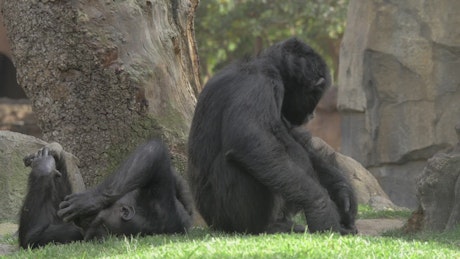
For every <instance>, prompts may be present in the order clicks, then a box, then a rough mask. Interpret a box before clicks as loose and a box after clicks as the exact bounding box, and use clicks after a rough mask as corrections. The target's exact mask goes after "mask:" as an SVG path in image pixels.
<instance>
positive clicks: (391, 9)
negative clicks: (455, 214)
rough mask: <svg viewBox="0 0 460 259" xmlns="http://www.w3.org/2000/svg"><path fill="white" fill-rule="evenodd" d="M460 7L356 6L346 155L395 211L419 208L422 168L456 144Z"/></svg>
mask: <svg viewBox="0 0 460 259" xmlns="http://www.w3.org/2000/svg"><path fill="white" fill-rule="evenodd" d="M458 10H460V1H452V0H439V1H418V0H407V1H395V0H390V1H382V0H369V1H360V0H351V1H350V4H349V9H348V21H347V28H346V31H345V35H344V38H343V41H342V45H341V52H340V66H339V78H338V83H339V88H338V89H339V93H338V107H339V109H340V110H341V111H342V114H343V117H342V146H341V147H342V149H341V151H342V152H343V153H344V154H345V155H348V156H350V157H353V158H354V159H356V160H357V161H359V162H361V163H362V164H363V165H364V166H365V167H366V168H368V169H369V170H370V171H371V172H372V173H373V174H374V175H375V176H376V178H377V180H378V181H379V182H380V184H381V186H382V188H383V189H384V190H385V192H387V193H388V194H389V196H390V198H391V199H392V200H393V202H395V204H397V205H400V206H406V207H409V208H415V207H417V205H418V204H417V199H416V192H415V185H416V179H417V177H419V176H420V174H421V172H422V169H423V163H424V162H425V161H426V160H427V159H428V158H430V157H431V156H433V155H434V154H435V153H436V152H438V151H440V150H442V149H444V148H446V147H448V146H449V145H450V144H451V143H455V139H456V138H455V133H454V131H452V128H453V126H454V123H456V122H457V121H458V119H459V118H460V73H459V70H458V68H459V67H460V31H459V29H458V28H460V15H459V13H458Z"/></svg>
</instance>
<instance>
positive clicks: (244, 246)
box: [0, 207, 460, 258]
mask: <svg viewBox="0 0 460 259" xmlns="http://www.w3.org/2000/svg"><path fill="white" fill-rule="evenodd" d="M369 210H370V209H369V208H367V207H361V208H360V217H361V218H363V217H366V218H369V217H370V218H374V217H406V216H408V213H407V212H385V213H383V212H381V214H379V213H376V212H372V211H369ZM0 241H2V243H11V244H15V243H16V240H15V239H13V238H12V237H7V238H4V240H0ZM6 258H460V228H458V229H456V230H453V231H450V232H446V233H442V234H439V233H438V234H436V233H420V234H417V235H405V234H402V233H401V232H398V231H393V232H391V233H387V234H385V235H384V236H382V237H369V236H344V237H343V236H340V235H337V234H332V233H323V234H308V233H306V234H277V235H257V236H250V235H231V234H223V233H218V232H212V231H209V230H208V229H201V228H194V229H192V230H191V231H190V232H189V233H188V234H187V235H174V236H168V235H158V236H148V237H135V238H132V237H125V238H114V237H110V238H108V239H107V240H105V241H104V242H102V243H97V242H86V243H85V242H77V243H73V244H69V245H49V246H47V247H45V248H42V249H36V250H22V249H21V250H19V251H18V252H16V253H14V254H10V255H8V256H6Z"/></svg>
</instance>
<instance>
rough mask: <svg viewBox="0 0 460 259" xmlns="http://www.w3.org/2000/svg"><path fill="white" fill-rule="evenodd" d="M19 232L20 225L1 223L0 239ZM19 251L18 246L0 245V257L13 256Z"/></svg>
mask: <svg viewBox="0 0 460 259" xmlns="http://www.w3.org/2000/svg"><path fill="white" fill-rule="evenodd" d="M17 230H18V225H17V224H13V223H1V224H0V238H2V237H3V236H4V235H10V234H11V235H12V234H14V233H16V231H17ZM17 250H18V246H17V245H7V244H0V256H2V255H7V254H11V253H13V252H16V251H17Z"/></svg>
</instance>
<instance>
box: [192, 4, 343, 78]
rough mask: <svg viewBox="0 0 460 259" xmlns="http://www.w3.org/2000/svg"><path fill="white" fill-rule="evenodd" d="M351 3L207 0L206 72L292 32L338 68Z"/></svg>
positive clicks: (200, 36) (203, 13)
mask: <svg viewBox="0 0 460 259" xmlns="http://www.w3.org/2000/svg"><path fill="white" fill-rule="evenodd" d="M347 5H348V0H312V1H305V0H285V1H275V0H201V1H200V5H199V7H198V10H197V14H196V19H195V28H196V29H195V35H196V39H197V44H198V52H199V54H200V60H201V66H202V67H201V71H202V75H203V76H205V77H209V76H211V75H212V74H213V73H215V72H216V70H218V69H219V68H221V67H222V66H224V65H226V64H227V63H228V62H231V61H232V60H235V59H238V58H241V57H243V56H244V55H253V54H257V53H258V52H259V51H260V50H261V49H263V48H265V47H267V46H270V45H272V44H273V43H275V42H278V41H281V40H284V39H286V38H289V37H291V36H297V37H299V38H300V39H302V40H304V41H306V42H307V43H308V44H309V45H311V46H312V47H313V48H314V49H315V50H316V51H318V52H319V53H320V54H321V55H322V56H323V57H324V58H325V60H326V62H327V63H328V65H329V66H330V68H331V70H332V71H334V70H336V68H337V63H338V62H337V60H338V48H339V44H340V39H341V36H342V34H343V32H344V29H345V21H346V10H347Z"/></svg>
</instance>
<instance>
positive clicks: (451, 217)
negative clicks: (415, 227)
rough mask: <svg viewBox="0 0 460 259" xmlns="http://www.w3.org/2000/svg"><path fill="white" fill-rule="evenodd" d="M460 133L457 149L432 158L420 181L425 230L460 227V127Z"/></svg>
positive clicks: (419, 189)
mask: <svg viewBox="0 0 460 259" xmlns="http://www.w3.org/2000/svg"><path fill="white" fill-rule="evenodd" d="M456 131H457V136H458V143H457V145H456V146H455V147H454V148H452V149H450V150H447V151H446V152H439V153H437V154H436V155H434V156H433V157H432V158H430V159H429V160H428V163H427V165H426V167H425V169H424V171H423V173H422V175H421V177H420V179H419V181H418V185H417V191H418V192H417V196H418V199H419V201H420V207H421V209H422V211H423V215H424V220H423V228H425V229H429V230H437V231H443V230H450V229H453V228H454V227H456V226H458V224H460V123H459V124H458V125H457V127H456Z"/></svg>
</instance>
